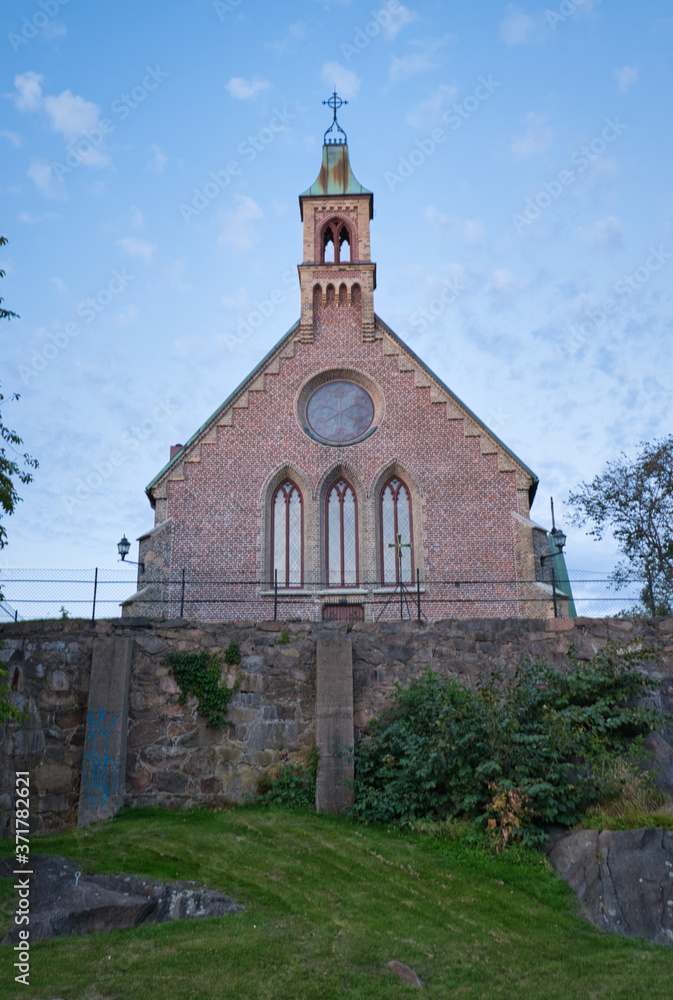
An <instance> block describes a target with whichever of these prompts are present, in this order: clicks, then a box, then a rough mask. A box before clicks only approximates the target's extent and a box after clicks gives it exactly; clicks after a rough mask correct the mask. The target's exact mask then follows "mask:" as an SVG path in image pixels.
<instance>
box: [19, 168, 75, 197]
mask: <svg viewBox="0 0 673 1000" xmlns="http://www.w3.org/2000/svg"><path fill="white" fill-rule="evenodd" d="M28 176H29V177H30V179H31V180H32V181H33V183H34V184H35V187H36V188H37V190H38V191H39V192H40V194H42V195H44V197H45V198H66V197H67V194H66V190H65V184H64V183H63V181H60V180H57V179H56V178H55V177H54V173H53V171H52V169H51V165H50V164H49V163H47V161H46V160H33V162H32V163H31V165H30V166H29V167H28Z"/></svg>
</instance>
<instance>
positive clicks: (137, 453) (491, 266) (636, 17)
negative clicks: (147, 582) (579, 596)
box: [0, 0, 673, 570]
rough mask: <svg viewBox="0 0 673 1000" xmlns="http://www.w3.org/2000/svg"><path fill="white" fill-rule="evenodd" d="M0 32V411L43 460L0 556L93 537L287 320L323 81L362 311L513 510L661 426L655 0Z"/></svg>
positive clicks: (585, 546)
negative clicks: (357, 187)
mask: <svg viewBox="0 0 673 1000" xmlns="http://www.w3.org/2000/svg"><path fill="white" fill-rule="evenodd" d="M0 46H2V49H3V56H2V60H1V65H2V83H1V85H0V92H1V93H0V109H1V112H2V117H1V119H0V152H1V159H0V170H1V173H0V191H1V193H2V201H1V204H2V223H1V225H0V232H2V233H3V234H4V235H6V236H7V237H8V238H9V243H8V245H7V246H6V247H4V248H2V250H0V256H1V258H2V265H1V266H3V267H4V268H5V269H6V271H7V276H6V278H5V279H4V280H3V281H2V283H1V284H0V294H2V296H3V297H4V298H5V305H6V306H7V307H8V308H11V309H14V310H15V311H16V312H18V313H20V315H21V319H20V320H14V321H12V322H11V324H3V329H2V331H1V337H2V340H1V341H0V343H1V345H2V353H1V358H2V363H1V368H0V376H1V378H2V384H3V391H5V392H11V391H16V392H20V393H21V397H22V398H21V400H20V401H19V402H18V403H15V404H12V405H11V406H5V410H4V412H3V417H4V418H5V420H6V421H7V422H10V423H12V424H13V425H15V426H16V428H17V429H18V430H19V432H20V433H21V435H22V436H23V438H24V443H25V447H26V448H27V449H28V450H29V451H30V452H31V453H32V454H33V455H35V456H36V457H37V458H38V459H39V461H40V468H39V470H38V471H37V473H36V476H35V482H34V483H33V484H32V485H31V486H30V487H26V488H23V490H22V492H23V496H24V500H23V502H22V503H21V504H20V505H19V506H18V508H17V512H16V514H15V515H14V516H13V517H12V518H11V519H8V520H7V522H6V526H7V529H8V534H9V545H8V546H7V547H6V548H5V549H4V550H3V551H2V552H0V568H1V567H4V568H10V567H88V566H95V565H99V566H113V565H114V564H115V559H116V548H115V546H116V542H117V540H118V539H119V538H120V536H121V534H122V532H125V533H126V534H127V535H128V537H129V538H135V537H137V535H139V534H140V533H141V532H143V531H144V530H146V529H147V528H148V527H150V526H151V525H152V523H153V515H152V511H151V508H150V506H149V504H148V502H147V500H146V497H145V494H144V487H145V485H146V484H147V483H148V482H149V481H150V479H152V478H153V476H154V475H155V474H156V472H158V470H159V469H160V468H162V466H163V465H164V464H165V462H166V461H167V460H168V453H169V446H170V445H171V444H173V443H176V442H184V441H185V440H186V439H187V438H188V437H189V436H190V435H191V434H192V433H193V432H194V430H195V429H196V428H197V427H199V426H200V424H201V423H202V422H203V421H204V420H205V419H206V418H207V417H208V416H209V415H210V413H211V412H212V411H213V410H214V409H215V408H216V407H217V406H218V405H219V404H220V403H221V402H222V400H223V399H224V398H225V397H226V396H227V395H228V394H229V393H230V392H231V390H232V389H233V388H234V387H235V386H236V385H237V384H238V382H239V381H240V380H241V379H242V378H244V377H245V375H246V374H247V373H248V371H249V370H250V369H251V368H252V367H253V366H254V365H255V364H256V363H257V362H258V361H259V359H260V358H261V357H262V356H263V355H264V354H265V353H266V352H267V351H268V350H269V348H270V347H271V346H272V345H273V344H274V343H275V342H276V341H277V340H278V339H279V338H280V336H282V334H283V333H284V332H285V331H286V330H287V329H288V328H289V327H290V326H291V324H292V323H293V322H294V321H295V319H296V318H297V316H298V311H299V290H298V281H297V272H296V265H297V264H298V263H299V262H300V258H301V226H300V220H299V210H298V203H297V195H298V194H299V192H300V191H302V190H304V189H305V188H306V187H308V186H309V185H310V184H311V183H312V182H313V180H314V179H315V177H316V175H317V172H318V169H319V165H320V148H321V143H322V134H323V132H324V130H325V128H326V127H327V126H328V124H329V120H330V113H329V112H328V111H327V109H326V108H324V107H323V106H322V104H321V101H323V100H324V99H326V98H327V97H329V95H330V92H331V90H332V87H333V86H334V85H336V86H337V88H338V90H339V93H340V94H341V96H342V97H344V98H346V99H348V101H349V104H348V106H347V107H345V108H343V109H342V111H341V113H340V121H341V124H342V125H343V127H344V128H345V130H346V131H347V133H348V138H349V149H350V155H351V162H352V165H353V169H354V172H355V175H356V177H357V178H358V180H359V181H360V182H361V183H362V184H364V185H365V186H366V187H368V188H370V189H372V190H373V191H374V195H375V208H376V215H375V218H374V220H373V223H372V255H373V258H374V259H375V260H376V262H377V264H378V288H377V291H376V293H375V307H376V310H377V312H378V313H379V315H381V316H382V318H383V319H384V320H385V321H386V322H387V323H388V324H389V325H391V326H392V327H393V329H395V330H396V331H397V332H398V333H399V334H400V336H402V337H403V338H404V339H405V340H406V341H407V342H408V343H409V345H410V346H411V347H412V348H413V350H414V351H416V352H417V353H418V354H420V355H421V356H422V357H423V358H424V360H426V361H427V363H428V364H429V365H430V366H431V367H432V368H433V369H434V370H435V371H436V372H437V374H438V375H439V376H440V377H441V378H442V379H443V380H444V381H445V382H446V383H447V384H448V385H449V386H450V387H451V388H452V389H453V390H454V392H456V393H457V395H458V396H460V397H461V398H462V399H463V400H464V401H465V402H466V403H467V404H468V405H469V406H470V407H471V408H472V409H473V410H474V411H475V412H476V413H477V414H478V415H479V416H480V417H481V418H482V419H483V420H484V421H485V422H486V423H487V424H488V425H489V426H490V427H491V428H492V429H493V430H494V431H495V432H496V433H497V434H498V436H500V437H501V438H502V439H503V440H504V441H505V442H506V443H507V444H508V445H509V446H510V447H511V448H512V449H513V450H514V451H515V452H516V453H517V454H518V455H519V456H520V457H521V458H522V459H523V461H524V462H526V463H527V464H528V465H529V466H530V467H531V468H532V469H533V470H534V471H535V472H536V473H537V474H538V476H539V477H540V481H541V482H540V488H539V492H538V498H537V500H536V502H535V505H534V507H533V511H532V516H533V517H534V518H535V519H536V520H538V521H540V522H542V523H544V524H549V496H550V494H551V495H553V496H554V497H555V500H556V508H557V520H558V521H559V522H560V523H562V525H563V526H564V527H566V528H569V527H570V526H569V524H568V514H567V511H566V510H565V508H564V506H563V503H562V501H563V499H564V497H565V496H567V493H568V490H569V489H571V488H573V487H575V486H576V485H577V484H578V483H579V482H580V481H581V480H582V479H587V478H591V477H593V476H594V475H595V474H596V473H597V472H599V471H600V470H601V469H602V467H603V466H604V464H605V462H606V461H607V460H608V459H610V458H614V457H616V456H617V455H618V454H619V453H620V451H622V450H623V451H625V452H626V453H627V454H629V455H633V454H635V452H636V450H637V446H638V443H639V442H640V441H642V440H651V439H653V438H655V437H657V436H662V435H665V434H667V433H669V432H670V413H671V348H670V344H671V333H672V326H673V324H672V309H671V291H670V289H671V278H672V277H673V234H672V233H671V223H672V221H673V174H672V171H671V134H672V128H671V99H670V94H671V84H672V82H673V16H672V12H671V6H670V3H666V2H663V0H649V2H648V3H647V4H646V5H635V4H633V3H626V2H623V0H613V2H607V0H604V2H601V0H584V2H582V3H579V2H573V0H563V2H561V3H560V4H558V5H557V4H555V3H552V4H551V5H550V6H549V7H548V8H545V6H544V5H543V4H540V5H538V4H536V3H533V2H525V3H524V2H522V3H521V4H507V3H500V2H492V0H484V2H480V3H479V4H458V3H450V4H449V3H441V2H418V3H404V4H402V3H399V2H397V0H389V2H388V3H386V4H378V3H377V4H374V5H372V4H371V3H360V2H355V0H353V2H312V0H305V2H303V3H296V2H292V0H290V2H286V3H283V4H270V3H264V4H263V3H261V2H256V0H222V2H216V3H212V2H210V0H198V2H194V3H191V4H189V5H187V4H182V3H175V2H164V3H161V4H158V3H151V2H150V3H144V4H131V3H129V2H127V0H119V2H117V3H116V4H91V3H90V4H85V3H84V2H82V0H68V2H67V3H64V2H63V0H60V2H59V0H21V2H19V0H14V2H7V3H5V4H4V5H3V9H2V14H1V24H0ZM213 175H215V176H214V177H213ZM272 297H273V299H272ZM260 309H261V311H262V312H266V313H268V314H269V315H268V316H265V317H264V318H263V321H262V322H257V321H258V318H259V312H260ZM251 320H252V322H250V321H251ZM568 533H569V541H568V547H567V559H568V564H569V566H570V568H571V570H572V569H580V568H581V569H596V570H603V569H609V568H610V567H612V565H613V564H614V561H615V548H614V545H613V544H611V542H610V541H609V540H608V541H605V542H603V543H601V544H599V543H596V542H593V541H592V540H590V539H588V538H587V536H586V535H585V534H584V533H583V532H582V531H577V530H569V532H568ZM134 548H135V547H134ZM132 555H133V553H132Z"/></svg>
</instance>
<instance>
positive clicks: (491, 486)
mask: <svg viewBox="0 0 673 1000" xmlns="http://www.w3.org/2000/svg"><path fill="white" fill-rule="evenodd" d="M341 150H342V151H343V154H340V153H339V151H338V150H336V151H335V150H334V149H332V150H330V154H331V156H332V160H334V158H335V157H336V158H337V160H338V157H339V156H340V155H342V159H343V160H344V162H345V168H344V169H345V174H346V177H347V179H348V178H350V179H351V180H350V182H349V183H350V184H351V187H352V186H353V183H355V184H356V185H357V182H354V178H352V174H351V173H350V165H349V163H348V161H347V147H345V146H343V147H341ZM338 165H339V166H341V167H343V163H341V164H338ZM321 177H322V172H321ZM319 181H320V178H319ZM316 183H318V182H316ZM337 186H338V185H337ZM315 187H316V186H315V185H314V187H313V188H311V189H309V192H307V193H305V194H304V195H302V196H300V205H301V211H302V219H303V223H304V239H303V254H304V259H303V262H302V263H301V265H300V266H299V279H300V293H301V296H300V297H301V314H300V319H299V321H298V322H297V324H295V326H293V327H292V329H291V330H290V331H288V333H287V334H286V335H285V336H284V337H283V338H282V339H281V341H280V342H279V343H278V344H277V346H276V347H275V348H274V350H273V351H272V352H271V353H270V354H269V355H268V356H267V357H266V358H265V359H264V361H263V362H262V363H261V364H260V365H259V366H258V367H257V368H256V369H255V371H254V372H253V373H252V374H251V375H250V376H249V377H248V379H246V380H245V382H244V383H243V384H242V385H241V386H239V388H238V389H237V390H236V391H235V392H234V393H233V394H232V396H230V397H229V399H228V400H227V401H226V402H225V403H224V404H223V405H222V407H220V409H219V410H218V411H217V412H216V413H215V414H214V415H213V416H212V417H211V419H210V420H209V421H208V422H207V423H206V424H205V425H204V426H203V427H202V428H201V430H200V431H199V432H197V433H196V434H195V435H194V436H193V437H192V439H191V440H190V441H189V442H188V443H187V444H186V445H185V446H184V447H183V448H181V449H180V450H179V451H177V453H175V454H174V453H173V451H172V452H171V461H170V462H169V464H168V465H167V466H166V467H165V469H163V470H162V472H161V473H160V474H159V475H158V476H157V477H156V478H155V479H154V480H153V482H152V484H151V485H150V487H148V495H149V497H150V500H151V503H152V505H153V506H154V508H155V527H154V529H153V530H152V531H151V532H149V533H148V534H146V535H144V536H143V537H142V538H141V539H140V555H139V559H140V561H141V562H142V563H143V567H142V569H141V571H140V573H139V586H138V593H137V594H136V595H134V597H133V598H132V599H131V600H130V601H129V602H128V603H127V604H126V606H125V613H126V614H138V613H148V614H150V615H154V616H157V617H158V616H161V615H164V614H177V613H179V610H180V607H179V605H180V602H181V599H182V597H183V588H182V576H183V571H184V578H185V585H184V599H185V601H186V606H185V614H187V613H188V614H189V615H190V617H197V618H199V619H202V620H222V619H227V618H229V619H231V618H236V619H249V620H254V619H260V618H265V617H271V616H272V614H273V596H272V579H273V572H272V569H273V567H272V552H271V534H272V528H271V520H272V509H271V505H272V500H273V496H274V491H275V490H276V488H277V487H278V486H279V485H280V484H281V483H282V482H283V481H284V480H286V479H290V480H292V482H294V483H295V484H296V486H297V488H298V490H299V492H300V494H301V500H302V535H303V579H302V585H301V586H300V587H297V588H294V589H285V588H281V589H280V591H279V597H278V601H279V606H278V616H279V617H280V618H293V619H296V618H303V619H319V618H321V617H322V614H323V607H324V605H325V604H327V603H335V602H339V603H342V604H343V603H350V604H357V605H364V608H365V618H366V619H371V618H373V617H376V616H377V615H378V614H379V613H382V615H383V617H395V616H396V615H399V600H395V599H392V600H391V601H390V603H389V606H388V607H384V605H385V602H386V601H387V600H388V598H389V597H390V596H391V593H390V588H388V589H387V590H386V588H383V587H382V586H381V580H382V576H381V559H382V552H381V547H382V544H383V545H385V544H386V540H382V537H381V529H380V496H381V490H382V489H383V488H384V486H385V484H386V482H387V481H388V480H389V478H390V477H391V476H392V475H396V476H398V477H399V478H400V479H402V480H403V481H404V483H405V485H406V487H407V489H408V492H409V495H410V497H411V506H412V518H413V537H412V538H411V539H410V541H411V544H412V546H413V548H412V550H411V551H412V553H413V555H412V558H413V565H414V567H415V568H417V569H418V571H419V578H420V586H421V590H422V594H423V610H424V613H425V614H426V615H427V616H428V617H429V618H431V619H433V618H435V619H436V618H441V617H446V616H447V615H466V616H468V617H493V616H500V617H531V616H533V617H535V616H540V617H545V616H548V615H549V614H550V613H552V612H551V611H550V608H551V605H550V601H549V597H550V593H549V588H548V587H547V588H545V587H544V586H543V585H542V584H536V583H531V581H534V580H535V579H536V578H540V572H539V565H538V563H539V559H538V560H537V561H536V559H535V554H534V540H533V539H534V533H535V528H536V526H535V525H534V524H533V523H532V522H531V521H530V520H529V506H530V501H531V499H532V496H533V495H534V492H535V486H536V485H537V480H536V477H535V476H534V474H533V473H532V472H531V471H530V470H529V469H528V468H527V467H526V466H525V465H524V464H523V463H522V462H521V461H520V460H519V459H517V458H516V456H514V455H513V454H512V453H511V452H510V451H509V449H507V448H506V446H505V445H503V444H502V442H500V441H499V440H498V439H497V438H495V437H494V435H493V434H492V433H491V432H490V431H489V430H488V428H486V427H485V425H483V424H482V423H481V422H480V421H479V420H478V418H476V417H475V416H474V415H473V414H472V413H471V412H470V411H469V410H468V409H467V408H466V407H465V406H464V404H462V403H461V402H460V400H458V399H457V398H456V397H455V396H454V395H453V394H452V393H451V391H450V390H449V389H448V388H447V387H446V386H445V385H444V384H443V383H442V382H441V381H440V380H439V379H438V378H437V377H436V376H435V375H434V374H433V373H432V372H431V371H430V370H429V369H428V368H427V367H426V366H425V365H424V364H423V362H422V361H420V359H418V358H417V357H416V356H415V355H414V354H413V352H412V351H411V350H410V349H409V348H408V347H407V346H406V345H405V344H404V342H403V341H402V340H401V339H400V338H399V337H398V336H397V335H396V334H395V333H394V332H393V331H392V330H390V329H389V328H388V327H387V326H386V324H385V323H384V322H383V321H382V320H381V319H380V318H379V317H378V316H376V315H375V313H374V302H373V296H374V288H375V285H376V266H375V264H374V263H373V262H372V260H371V253H370V234H369V226H370V220H371V217H372V214H373V213H372V205H373V196H372V195H371V193H370V192H367V191H365V189H362V188H360V187H359V185H357V188H358V189H359V192H361V193H355V194H353V193H350V192H349V193H346V189H347V184H346V182H344V183H343V189H344V193H342V194H340V193H339V192H338V190H336V193H335V186H334V183H333V181H332V180H328V181H325V183H324V184H323V189H324V190H323V191H322V193H318V194H316V193H312V192H314V189H315ZM328 227H331V230H330V232H331V233H332V234H333V235H334V244H335V245H336V244H338V240H339V239H340V238H341V237H342V236H344V234H345V235H346V236H347V242H348V244H349V247H350V255H349V256H350V259H347V260H345V261H344V260H343V257H344V256H346V254H345V253H342V260H341V261H339V262H336V263H325V262H324V241H325V234H326V231H327V229H328ZM339 234H340V235H339ZM337 258H338V249H337V252H336V254H335V259H337ZM332 380H343V381H347V382H351V383H355V384H356V385H359V386H361V387H362V388H364V389H365V390H366V392H367V394H368V396H369V398H370V400H371V402H372V405H373V408H374V418H373V424H372V427H371V428H370V429H369V431H368V433H367V434H366V435H365V436H362V437H361V438H359V439H358V440H356V442H355V443H352V444H344V443H328V442H326V441H324V440H322V439H320V438H319V437H317V436H316V435H315V434H314V433H312V430H311V428H310V426H309V424H308V421H307V415H306V406H307V401H308V399H309V398H310V396H311V394H312V392H313V391H315V389H316V388H318V387H319V386H320V385H322V384H323V383H325V382H329V381H332ZM372 428H373V429H372ZM339 477H345V479H346V480H347V481H348V483H349V484H350V485H351V487H352V489H353V491H354V493H355V496H356V502H357V519H358V540H357V550H358V566H359V579H358V583H357V586H354V587H349V588H346V590H343V589H339V590H338V591H335V590H334V589H333V588H329V587H327V586H326V576H325V562H326V550H325V537H326V518H327V506H326V505H327V495H328V492H329V490H330V488H331V486H332V485H333V484H334V482H335V481H336V480H337V479H338V478H339ZM392 540H393V539H391V541H392ZM409 553H410V550H409V549H407V550H406V552H405V554H404V556H403V559H407V560H408V559H409V558H410V554H409ZM407 565H408V564H407ZM458 584H460V586H457V585H458ZM461 588H462V589H461ZM393 598H394V595H393ZM458 598H460V600H459V601H458V603H456V601H457V599H458Z"/></svg>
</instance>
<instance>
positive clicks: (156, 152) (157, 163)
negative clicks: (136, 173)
mask: <svg viewBox="0 0 673 1000" xmlns="http://www.w3.org/2000/svg"><path fill="white" fill-rule="evenodd" d="M147 149H148V152H150V153H151V154H152V159H151V160H149V162H148V163H146V164H145V170H149V171H150V173H153V174H163V172H164V167H165V166H166V164H167V163H168V157H167V156H166V154H165V153H164V151H163V149H162V148H161V146H157V144H156V143H155V142H153V143H151V145H149V146H148V147H147Z"/></svg>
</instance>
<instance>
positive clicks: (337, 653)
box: [315, 637, 354, 813]
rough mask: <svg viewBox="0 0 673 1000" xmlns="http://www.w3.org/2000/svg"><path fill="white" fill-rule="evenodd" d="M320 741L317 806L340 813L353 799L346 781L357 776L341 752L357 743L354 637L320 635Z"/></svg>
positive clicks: (318, 701)
mask: <svg viewBox="0 0 673 1000" xmlns="http://www.w3.org/2000/svg"><path fill="white" fill-rule="evenodd" d="M316 673H317V676H316V689H317V693H316V726H315V731H316V736H315V740H316V744H317V747H318V750H319V751H320V763H319V765H318V781H317V785H316V793H315V807H316V810H317V811H318V812H330V813H338V812H343V811H344V810H345V809H347V808H348V807H349V806H350V805H351V803H352V801H353V793H352V791H351V789H350V788H347V787H346V786H345V784H344V782H345V781H352V780H353V762H352V760H351V761H349V760H348V759H346V758H345V757H341V756H337V755H338V753H339V751H340V750H341V751H343V750H350V749H351V748H352V747H353V743H354V727H353V650H352V646H351V642H350V639H343V638H342V639H338V638H331V637H329V638H323V639H318V642H317V648H316Z"/></svg>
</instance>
